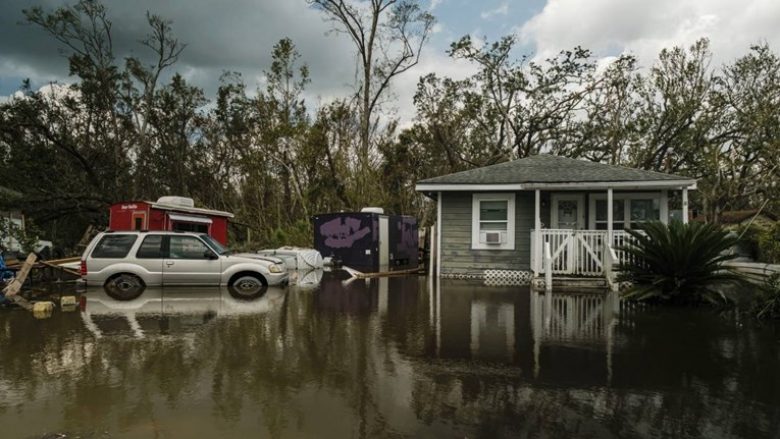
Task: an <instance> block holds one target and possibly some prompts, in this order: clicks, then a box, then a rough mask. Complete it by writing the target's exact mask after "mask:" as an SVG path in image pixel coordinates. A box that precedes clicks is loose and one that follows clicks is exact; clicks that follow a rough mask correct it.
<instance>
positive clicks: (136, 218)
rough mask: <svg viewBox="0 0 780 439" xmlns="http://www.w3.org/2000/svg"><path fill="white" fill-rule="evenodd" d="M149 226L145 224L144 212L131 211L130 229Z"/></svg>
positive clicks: (140, 228)
mask: <svg viewBox="0 0 780 439" xmlns="http://www.w3.org/2000/svg"><path fill="white" fill-rule="evenodd" d="M148 228H149V226H148V225H147V224H146V212H145V211H143V210H137V211H135V212H133V215H132V223H131V224H130V230H146V229H148Z"/></svg>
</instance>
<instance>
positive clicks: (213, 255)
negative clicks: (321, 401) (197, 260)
mask: <svg viewBox="0 0 780 439" xmlns="http://www.w3.org/2000/svg"><path fill="white" fill-rule="evenodd" d="M203 256H204V257H205V258H206V259H211V260H212V261H213V260H214V259H219V256H217V254H216V253H214V252H213V251H211V250H208V249H207V250H206V251H205V252H203Z"/></svg>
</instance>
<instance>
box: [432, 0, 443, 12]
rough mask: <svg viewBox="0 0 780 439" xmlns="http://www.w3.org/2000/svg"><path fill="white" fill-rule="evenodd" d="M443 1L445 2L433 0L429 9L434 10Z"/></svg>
mask: <svg viewBox="0 0 780 439" xmlns="http://www.w3.org/2000/svg"><path fill="white" fill-rule="evenodd" d="M442 3H444V0H431V6H430V8H429V10H431V11H432V10H434V9H436V7H437V6H439V5H440V4H442Z"/></svg>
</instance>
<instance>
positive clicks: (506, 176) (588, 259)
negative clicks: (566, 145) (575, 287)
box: [416, 155, 696, 278]
mask: <svg viewBox="0 0 780 439" xmlns="http://www.w3.org/2000/svg"><path fill="white" fill-rule="evenodd" d="M695 188H696V180H695V179H692V178H690V177H683V176H679V175H671V174H665V173H660V172H653V171H645V170H640V169H632V168H627V167H623V166H615V165H608V164H602V163H595V162H589V161H584V160H575V159H570V158H564V157H557V156H553V155H537V156H531V157H527V158H523V159H519V160H514V161H510V162H505V163H500V164H496V165H491V166H485V167H482V168H476V169H472V170H468V171H463V172H457V173H454V174H449V175H443V176H440V177H434V178H429V179H426V180H421V181H419V182H418V183H417V186H416V190H417V191H418V192H422V193H423V194H425V195H426V196H427V197H429V198H431V199H433V200H435V201H436V203H437V221H436V236H437V238H436V242H437V244H438V245H437V246H436V252H437V260H438V261H439V263H438V266H437V274H438V275H439V276H444V277H484V276H485V273H486V271H487V270H509V271H514V272H517V273H515V274H517V275H520V276H521V277H526V276H527V277H529V278H530V276H531V274H534V275H539V274H540V273H542V272H543V269H544V266H543V264H542V259H543V248H544V247H545V244H546V243H549V245H550V248H551V252H550V253H551V254H550V256H551V259H552V261H551V270H552V272H553V273H554V274H563V275H581V276H603V275H604V274H605V262H606V261H605V256H606V253H607V249H608V247H610V246H611V247H613V248H614V247H616V246H617V245H619V244H620V243H622V242H623V240H624V239H625V238H626V232H625V231H624V230H625V229H631V228H634V227H636V226H638V225H639V224H641V223H642V222H645V221H651V220H660V221H663V222H668V221H669V218H670V206H669V199H670V196H672V194H673V193H677V194H679V195H680V196H681V200H682V203H681V204H682V206H681V207H682V220H683V222H687V220H688V191H689V190H692V189H695ZM610 255H611V253H610Z"/></svg>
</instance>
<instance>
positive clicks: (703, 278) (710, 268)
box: [618, 221, 742, 303]
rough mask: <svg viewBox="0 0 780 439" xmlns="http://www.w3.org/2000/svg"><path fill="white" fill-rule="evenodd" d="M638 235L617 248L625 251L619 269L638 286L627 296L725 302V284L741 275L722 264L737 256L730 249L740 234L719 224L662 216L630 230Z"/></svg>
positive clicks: (698, 301) (629, 231) (674, 300)
mask: <svg viewBox="0 0 780 439" xmlns="http://www.w3.org/2000/svg"><path fill="white" fill-rule="evenodd" d="M627 232H628V233H629V234H630V235H631V237H632V238H633V239H629V240H627V242H628V243H627V244H626V245H623V246H620V247H618V250H622V251H623V252H625V253H626V256H627V258H624V260H628V261H632V262H630V263H624V264H620V265H619V267H618V269H619V270H621V271H622V272H623V275H624V278H625V279H627V280H630V281H631V282H632V283H633V286H632V287H631V288H630V289H629V290H628V291H627V292H626V297H629V298H633V299H636V300H657V301H664V302H673V303H701V302H710V303H726V302H730V301H731V300H730V299H729V298H728V297H727V296H726V295H725V294H723V292H722V288H720V287H722V286H723V285H724V284H728V283H736V282H741V279H742V278H741V276H740V275H738V274H737V273H735V272H733V271H731V270H728V269H727V268H726V267H724V265H723V263H724V262H726V261H728V260H731V259H733V258H735V257H736V255H734V254H732V253H731V252H730V251H729V250H730V249H731V247H732V246H733V245H734V244H736V242H737V238H736V237H732V236H730V235H729V234H728V232H727V231H724V230H722V229H721V228H720V227H718V226H716V225H714V224H706V223H690V224H683V223H682V222H680V221H672V222H671V223H669V225H666V224H663V223H661V222H660V221H654V222H649V223H645V224H643V225H642V226H641V227H640V228H639V229H634V230H627Z"/></svg>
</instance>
